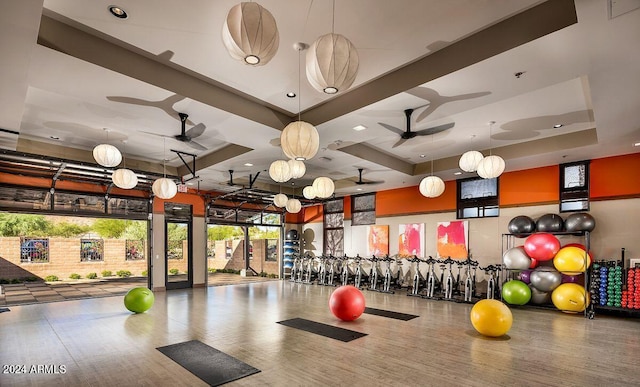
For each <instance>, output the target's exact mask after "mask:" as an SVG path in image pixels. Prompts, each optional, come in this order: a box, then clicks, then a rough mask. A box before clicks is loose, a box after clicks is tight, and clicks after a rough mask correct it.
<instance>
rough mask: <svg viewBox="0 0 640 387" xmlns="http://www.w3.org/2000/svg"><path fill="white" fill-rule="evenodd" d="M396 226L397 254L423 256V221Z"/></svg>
mask: <svg viewBox="0 0 640 387" xmlns="http://www.w3.org/2000/svg"><path fill="white" fill-rule="evenodd" d="M398 227H399V228H398V255H400V256H403V257H410V256H414V255H415V256H418V257H422V256H424V223H407V224H401V225H399V226H398Z"/></svg>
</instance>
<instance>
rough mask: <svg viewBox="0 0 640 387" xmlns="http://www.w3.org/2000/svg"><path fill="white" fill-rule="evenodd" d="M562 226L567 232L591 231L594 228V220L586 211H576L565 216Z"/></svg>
mask: <svg viewBox="0 0 640 387" xmlns="http://www.w3.org/2000/svg"><path fill="white" fill-rule="evenodd" d="M564 227H565V229H566V230H567V231H569V232H577V231H589V232H591V231H593V229H594V228H596V220H595V219H594V218H593V216H591V214H588V213H586V212H576V213H575V214H571V215H569V216H567V220H565V221H564Z"/></svg>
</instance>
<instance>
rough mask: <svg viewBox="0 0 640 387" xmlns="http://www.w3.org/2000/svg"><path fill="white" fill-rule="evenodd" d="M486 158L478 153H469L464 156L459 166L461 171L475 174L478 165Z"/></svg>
mask: <svg viewBox="0 0 640 387" xmlns="http://www.w3.org/2000/svg"><path fill="white" fill-rule="evenodd" d="M483 158H484V156H483V155H482V153H480V152H478V151H468V152H465V153H463V154H462V156H461V157H460V161H458V165H459V166H460V169H462V170H463V171H465V172H475V171H476V170H477V169H478V164H479V163H480V161H482V159H483Z"/></svg>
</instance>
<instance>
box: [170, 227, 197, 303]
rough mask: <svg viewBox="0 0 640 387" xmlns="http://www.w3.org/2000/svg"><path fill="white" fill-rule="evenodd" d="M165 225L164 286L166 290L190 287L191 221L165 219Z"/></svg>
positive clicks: (191, 277)
mask: <svg viewBox="0 0 640 387" xmlns="http://www.w3.org/2000/svg"><path fill="white" fill-rule="evenodd" d="M165 226H166V229H165V235H166V239H165V240H166V246H165V252H166V254H165V262H166V268H167V271H166V281H165V282H166V283H165V286H166V288H167V290H169V289H180V288H190V287H192V285H193V270H192V266H193V265H192V258H191V255H192V254H191V250H192V249H191V237H190V236H191V223H190V222H186V221H175V220H167V221H166V223H165Z"/></svg>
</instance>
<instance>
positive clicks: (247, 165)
mask: <svg viewBox="0 0 640 387" xmlns="http://www.w3.org/2000/svg"><path fill="white" fill-rule="evenodd" d="M244 166H245V167H253V164H252V163H244Z"/></svg>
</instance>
